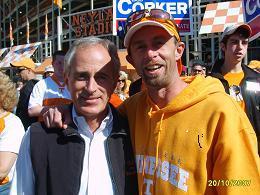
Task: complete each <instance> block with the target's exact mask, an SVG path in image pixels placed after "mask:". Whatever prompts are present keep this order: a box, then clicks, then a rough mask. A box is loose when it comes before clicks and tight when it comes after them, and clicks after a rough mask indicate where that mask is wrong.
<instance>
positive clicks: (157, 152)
mask: <svg viewBox="0 0 260 195" xmlns="http://www.w3.org/2000/svg"><path fill="white" fill-rule="evenodd" d="M152 110H153V108H152V107H151V109H150V110H149V112H148V116H149V118H150V120H149V123H150V124H149V127H150V130H149V134H148V140H147V143H146V147H145V153H144V157H143V163H142V164H143V167H142V178H141V186H142V189H140V195H143V184H144V183H143V181H144V175H145V166H146V162H145V161H146V155H147V153H148V149H149V141H150V140H151V138H150V137H151V131H152V128H151V127H152V124H151V118H152ZM163 118H164V113H162V115H161V119H160V125H159V131H158V138H157V143H156V158H155V169H154V176H153V189H152V190H153V191H152V194H154V192H155V183H156V179H155V177H156V173H157V169H158V161H159V160H158V159H159V158H158V157H159V146H160V139H161V131H162V129H163V127H162V124H163Z"/></svg>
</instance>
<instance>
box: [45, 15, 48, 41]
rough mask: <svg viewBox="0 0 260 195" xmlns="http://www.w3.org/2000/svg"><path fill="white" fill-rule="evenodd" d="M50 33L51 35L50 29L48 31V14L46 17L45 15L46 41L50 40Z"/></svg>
mask: <svg viewBox="0 0 260 195" xmlns="http://www.w3.org/2000/svg"><path fill="white" fill-rule="evenodd" d="M48 33H49V29H48V18H47V14H46V15H45V31H44V35H45V41H47V40H48Z"/></svg>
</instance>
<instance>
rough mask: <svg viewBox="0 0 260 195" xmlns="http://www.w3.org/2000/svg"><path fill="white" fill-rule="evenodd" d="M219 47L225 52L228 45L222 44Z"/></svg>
mask: <svg viewBox="0 0 260 195" xmlns="http://www.w3.org/2000/svg"><path fill="white" fill-rule="evenodd" d="M219 47H220V49H221V50H222V51H223V52H225V49H226V45H225V44H224V43H222V42H221V43H220V44H219Z"/></svg>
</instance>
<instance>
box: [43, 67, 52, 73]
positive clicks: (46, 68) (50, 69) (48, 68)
mask: <svg viewBox="0 0 260 195" xmlns="http://www.w3.org/2000/svg"><path fill="white" fill-rule="evenodd" d="M44 72H54V69H53V66H47V67H45V70H44Z"/></svg>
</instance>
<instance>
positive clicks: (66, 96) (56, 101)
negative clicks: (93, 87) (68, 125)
mask: <svg viewBox="0 0 260 195" xmlns="http://www.w3.org/2000/svg"><path fill="white" fill-rule="evenodd" d="M65 54H66V53H65V52H64V51H56V52H54V54H53V56H52V58H53V61H52V66H53V68H54V74H53V75H52V76H51V77H47V78H46V79H42V80H41V81H39V82H38V83H37V84H36V85H35V86H34V88H33V91H32V93H31V96H30V101H29V105H28V113H29V116H31V117H40V118H39V119H40V120H41V116H42V113H44V110H45V109H46V108H48V107H50V106H58V105H63V104H70V103H71V97H70V93H69V91H68V89H67V87H66V84H65V82H64V78H63V70H64V56H65Z"/></svg>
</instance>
